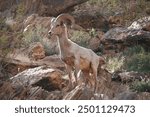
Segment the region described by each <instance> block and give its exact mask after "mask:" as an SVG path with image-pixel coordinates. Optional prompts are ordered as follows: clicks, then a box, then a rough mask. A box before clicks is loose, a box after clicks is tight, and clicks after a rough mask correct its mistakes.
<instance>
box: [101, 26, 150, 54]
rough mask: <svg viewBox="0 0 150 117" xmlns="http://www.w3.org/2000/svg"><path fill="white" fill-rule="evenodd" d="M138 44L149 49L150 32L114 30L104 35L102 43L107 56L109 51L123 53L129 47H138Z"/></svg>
mask: <svg viewBox="0 0 150 117" xmlns="http://www.w3.org/2000/svg"><path fill="white" fill-rule="evenodd" d="M137 43H138V44H139V45H141V46H143V47H144V48H149V47H150V32H148V31H143V30H140V29H139V30H135V29H127V28H121V27H119V28H113V29H111V30H109V31H108V32H107V33H105V34H104V36H103V37H102V41H101V44H103V50H104V53H105V54H107V52H108V51H112V52H115V53H118V52H121V51H123V50H124V49H126V48H127V47H132V46H134V45H137Z"/></svg>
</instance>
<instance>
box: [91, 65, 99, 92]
mask: <svg viewBox="0 0 150 117" xmlns="http://www.w3.org/2000/svg"><path fill="white" fill-rule="evenodd" d="M92 70H93V78H94V93H96V88H97V82H98V81H97V67H96V66H92Z"/></svg>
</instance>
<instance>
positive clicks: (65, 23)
mask: <svg viewBox="0 0 150 117" xmlns="http://www.w3.org/2000/svg"><path fill="white" fill-rule="evenodd" d="M74 25H75V20H74V18H73V17H72V16H71V15H69V14H61V15H59V16H58V17H57V18H53V19H52V20H51V29H50V30H49V32H48V34H49V35H57V36H58V35H61V34H62V33H63V32H64V31H65V28H66V27H69V26H70V27H74Z"/></svg>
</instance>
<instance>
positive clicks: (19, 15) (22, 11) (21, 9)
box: [16, 3, 25, 19]
mask: <svg viewBox="0 0 150 117" xmlns="http://www.w3.org/2000/svg"><path fill="white" fill-rule="evenodd" d="M24 14H25V6H24V4H23V3H20V4H19V5H18V6H17V9H16V18H17V19H20V18H22V16H23V15H24Z"/></svg>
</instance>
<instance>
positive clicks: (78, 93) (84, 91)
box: [63, 85, 93, 100]
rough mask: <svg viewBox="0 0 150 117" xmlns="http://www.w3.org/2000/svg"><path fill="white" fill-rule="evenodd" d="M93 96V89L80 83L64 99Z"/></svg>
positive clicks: (85, 98) (80, 98)
mask: <svg viewBox="0 0 150 117" xmlns="http://www.w3.org/2000/svg"><path fill="white" fill-rule="evenodd" d="M92 97H93V93H92V90H91V89H90V88H87V87H85V86H82V85H78V86H77V87H76V88H75V89H73V90H72V91H70V92H69V93H67V94H66V95H65V96H64V98H63V99H64V100H90V99H91V98H92Z"/></svg>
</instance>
